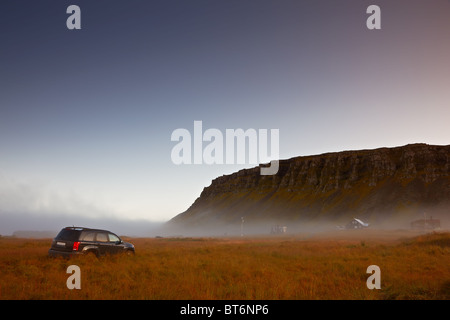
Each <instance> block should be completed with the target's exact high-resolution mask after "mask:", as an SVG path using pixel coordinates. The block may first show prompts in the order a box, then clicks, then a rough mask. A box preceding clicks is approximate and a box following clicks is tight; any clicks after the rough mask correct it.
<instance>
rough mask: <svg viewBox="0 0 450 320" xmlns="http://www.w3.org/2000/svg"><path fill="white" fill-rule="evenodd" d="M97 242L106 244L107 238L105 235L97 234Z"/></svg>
mask: <svg viewBox="0 0 450 320" xmlns="http://www.w3.org/2000/svg"><path fill="white" fill-rule="evenodd" d="M97 241H100V242H108V236H107V235H106V233H97Z"/></svg>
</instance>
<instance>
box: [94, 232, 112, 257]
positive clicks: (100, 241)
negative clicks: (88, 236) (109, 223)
mask: <svg viewBox="0 0 450 320" xmlns="http://www.w3.org/2000/svg"><path fill="white" fill-rule="evenodd" d="M96 243H97V245H98V251H99V253H100V255H105V254H107V253H110V251H111V248H110V244H109V238H108V233H106V232H97V235H96Z"/></svg>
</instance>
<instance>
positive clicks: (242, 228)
mask: <svg viewBox="0 0 450 320" xmlns="http://www.w3.org/2000/svg"><path fill="white" fill-rule="evenodd" d="M243 236H244V217H241V237H243Z"/></svg>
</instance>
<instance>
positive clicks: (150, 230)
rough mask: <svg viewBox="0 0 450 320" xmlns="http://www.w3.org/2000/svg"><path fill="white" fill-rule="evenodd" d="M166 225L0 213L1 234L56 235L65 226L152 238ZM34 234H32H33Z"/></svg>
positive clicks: (123, 220)
mask: <svg viewBox="0 0 450 320" xmlns="http://www.w3.org/2000/svg"><path fill="white" fill-rule="evenodd" d="M162 224H163V222H153V221H148V220H142V219H141V220H127V219H117V218H114V217H96V218H90V217H86V216H82V215H74V214H61V215H57V214H40V215H37V214H35V213H5V212H0V235H2V236H8V235H9V236H10V235H13V233H14V232H16V231H39V232H42V236H48V235H52V234H54V235H56V234H57V233H58V232H59V231H60V230H61V229H62V228H63V227H67V226H80V227H88V228H99V229H106V230H109V231H112V232H114V233H117V234H118V235H122V236H130V237H152V236H155V235H157V234H159V232H158V230H159V228H160V227H161V226H162ZM30 234H31V233H30ZM35 234H36V233H35Z"/></svg>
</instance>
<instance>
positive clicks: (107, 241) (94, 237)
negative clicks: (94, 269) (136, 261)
mask: <svg viewBox="0 0 450 320" xmlns="http://www.w3.org/2000/svg"><path fill="white" fill-rule="evenodd" d="M86 253H93V254H95V255H96V256H97V257H99V256H103V255H105V254H115V253H127V254H134V246H133V245H132V244H131V243H128V242H124V241H122V239H120V238H119V236H117V235H116V234H114V233H112V232H110V231H107V230H100V229H89V228H81V227H66V228H64V229H62V230H61V231H60V232H59V233H58V235H57V236H56V237H55V238H54V239H53V242H52V247H51V248H50V249H49V250H48V254H49V256H51V257H57V256H63V257H71V256H74V255H79V254H86Z"/></svg>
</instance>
